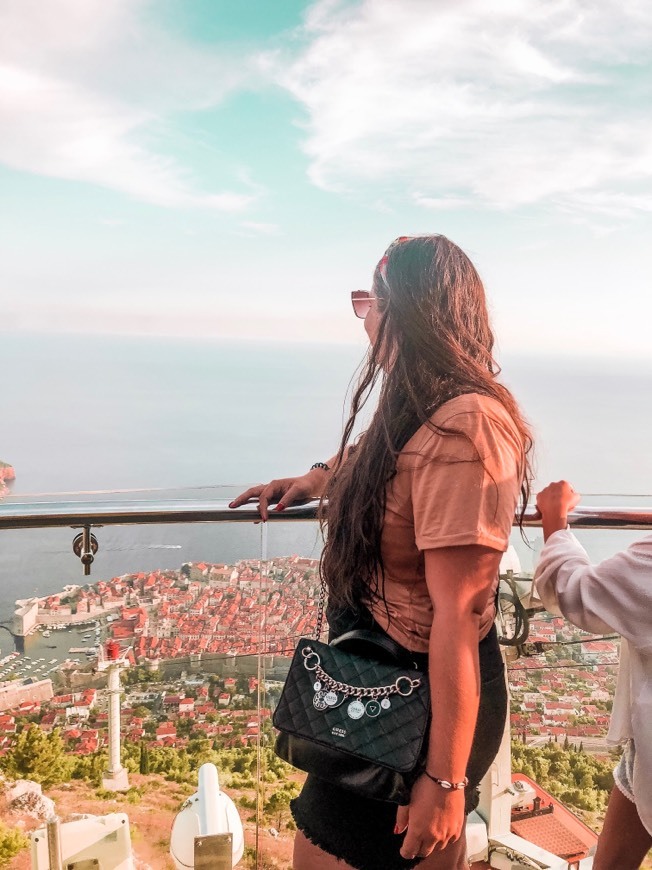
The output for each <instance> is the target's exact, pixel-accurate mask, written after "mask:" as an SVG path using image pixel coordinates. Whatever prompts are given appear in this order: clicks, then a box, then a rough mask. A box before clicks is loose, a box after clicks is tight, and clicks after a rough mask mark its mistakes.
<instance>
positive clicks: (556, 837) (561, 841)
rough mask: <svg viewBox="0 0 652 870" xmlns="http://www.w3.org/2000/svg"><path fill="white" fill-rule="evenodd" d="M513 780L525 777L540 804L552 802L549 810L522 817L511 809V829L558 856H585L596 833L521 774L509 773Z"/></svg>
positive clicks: (595, 841) (523, 779)
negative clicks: (529, 816) (548, 811)
mask: <svg viewBox="0 0 652 870" xmlns="http://www.w3.org/2000/svg"><path fill="white" fill-rule="evenodd" d="M515 780H521V781H525V782H526V783H527V784H528V785H530V786H531V787H532V788H533V789H534V791H535V792H536V796H537V797H538V798H539V799H540V800H541V806H542V808H543V807H548V806H552V808H553V811H552V812H551V813H545V814H542V815H536V816H532V817H531V818H526V819H519V818H518V813H517V812H516V811H514V812H513V813H512V823H511V831H512V833H513V834H517V835H518V836H519V837H523V839H524V840H529V842H530V843H534V844H535V845H536V846H539V847H540V848H541V849H545V850H546V851H548V852H552V853H553V855H558V856H559V857H560V858H564V859H566V860H569V861H570V860H571V859H572V860H578V859H581V858H586V857H587V855H588V854H589V851H590V850H591V848H592V847H593V846H594V845H595V844H596V843H597V841H598V835H597V834H595V833H594V832H593V831H592V830H591V829H590V828H588V827H587V826H586V825H585V824H584V822H582V821H581V820H580V819H578V818H577V816H576V815H574V814H573V813H572V812H571V811H570V810H569V809H567V807H565V806H564V805H563V804H560V803H559V801H556V800H555V799H554V798H553V797H552V795H550V794H548V792H546V791H544V790H543V789H542V788H541V787H540V786H539V785H537V783H536V782H534V781H533V780H531V779H530V778H529V777H528V776H525V774H523V773H512V782H514V781H515ZM530 809H531V808H530Z"/></svg>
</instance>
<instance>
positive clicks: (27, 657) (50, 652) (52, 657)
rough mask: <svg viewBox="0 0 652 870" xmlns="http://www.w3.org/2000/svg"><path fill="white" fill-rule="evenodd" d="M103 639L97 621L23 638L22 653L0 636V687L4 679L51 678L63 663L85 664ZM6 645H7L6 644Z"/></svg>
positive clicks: (9, 639)
mask: <svg viewBox="0 0 652 870" xmlns="http://www.w3.org/2000/svg"><path fill="white" fill-rule="evenodd" d="M104 637H105V626H103V625H102V624H101V623H100V622H99V621H98V620H92V621H91V622H90V623H87V624H84V625H75V626H62V627H57V628H56V629H54V628H52V627H50V628H49V629H44V630H43V631H38V630H37V631H34V632H32V633H31V634H30V635H28V636H27V637H26V638H24V647H25V650H24V652H18V651H17V650H16V649H15V648H14V643H13V641H12V639H11V637H10V635H9V634H8V633H6V634H5V633H3V634H2V635H0V638H1V640H2V646H1V647H0V685H2V684H3V683H4V682H5V681H7V680H18V681H21V680H22V681H25V680H28V679H32V680H35V679H36V680H39V679H41V680H42V679H53V678H54V677H55V674H56V671H57V670H58V669H59V668H60V667H61V666H62V665H63V664H64V663H65V662H72V663H74V664H78V665H87V664H88V663H89V662H90V661H92V659H93V657H94V656H95V655H96V654H97V653H96V648H97V646H98V645H99V644H100V643H101V641H102V639H103V638H104ZM8 642H9V643H8Z"/></svg>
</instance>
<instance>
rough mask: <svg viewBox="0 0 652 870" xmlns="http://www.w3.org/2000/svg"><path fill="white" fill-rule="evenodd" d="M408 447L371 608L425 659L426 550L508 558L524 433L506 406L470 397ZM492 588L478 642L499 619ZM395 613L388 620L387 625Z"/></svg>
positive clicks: (392, 487)
mask: <svg viewBox="0 0 652 870" xmlns="http://www.w3.org/2000/svg"><path fill="white" fill-rule="evenodd" d="M431 422H432V423H433V424H434V425H435V426H438V427H443V428H446V429H454V430H456V432H457V433H459V434H439V433H438V432H436V431H433V429H431V428H430V427H429V426H428V425H424V426H421V428H420V429H418V430H417V432H415V434H414V435H413V436H412V438H410V440H409V441H408V442H407V444H406V445H405V447H404V448H403V450H402V451H401V454H400V455H399V457H398V461H397V471H396V475H395V477H394V478H393V479H392V480H391V482H390V484H389V486H388V488H387V502H386V507H385V519H384V523H383V531H382V541H381V548H382V557H383V565H384V572H385V573H384V576H385V582H384V593H385V600H386V603H387V607H385V602H383V601H382V600H381V599H374V600H373V601H370V602H369V603H368V606H369V608H370V610H371V612H372V614H373V617H374V619H375V620H376V621H377V622H378V623H379V624H380V625H381V626H382V627H383V628H384V629H385V630H386V631H387V633H388V634H389V635H390V636H391V637H393V638H394V640H396V641H397V642H398V643H400V644H402V645H403V646H405V647H407V648H408V649H410V650H413V651H414V652H427V651H428V641H429V637H430V628H431V626H432V619H433V605H432V601H431V598H430V594H429V592H428V587H427V585H426V579H425V569H424V551H425V550H428V549H432V548H437V547H451V546H464V545H466V544H481V545H484V546H486V547H491V548H493V549H495V550H499V551H501V552H504V551H505V550H506V549H507V546H508V542H509V534H510V531H511V527H512V523H513V520H514V513H515V510H516V504H517V501H518V496H519V490H520V485H521V477H522V444H521V438H520V436H519V433H518V430H517V428H516V426H515V425H514V422H513V420H512V418H511V417H510V415H509V414H508V412H507V411H506V410H505V408H503V406H502V405H501V404H500V402H498V401H496V400H495V399H492V398H489V397H487V396H481V395H479V394H477V393H468V394H466V395H463V396H458V397H456V398H455V399H451V400H450V401H449V402H446V403H445V404H444V405H442V406H441V407H440V408H438V409H437V411H435V413H434V414H433V415H432V417H431ZM497 585H498V578H496V583H495V584H494V586H493V588H492V590H491V592H490V594H489V597H488V600H487V605H486V607H485V610H484V613H483V616H482V619H481V622H480V638H482V637H484V636H485V635H486V634H487V632H488V631H489V629H490V628H491V626H492V624H493V621H494V617H495V606H494V598H495V592H496V587H497ZM388 613H389V620H388V618H387V616H388Z"/></svg>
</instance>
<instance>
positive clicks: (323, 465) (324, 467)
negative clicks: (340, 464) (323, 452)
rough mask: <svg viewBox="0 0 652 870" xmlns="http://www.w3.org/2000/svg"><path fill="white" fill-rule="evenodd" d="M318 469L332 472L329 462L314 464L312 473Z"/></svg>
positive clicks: (311, 467)
mask: <svg viewBox="0 0 652 870" xmlns="http://www.w3.org/2000/svg"><path fill="white" fill-rule="evenodd" d="M316 468H320V469H322V470H323V471H330V470H331V467H330V465H329V464H328V463H327V462H314V463H313V464H312V465H311V466H310V471H314V470H315V469H316Z"/></svg>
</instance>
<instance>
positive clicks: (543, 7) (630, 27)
mask: <svg viewBox="0 0 652 870" xmlns="http://www.w3.org/2000/svg"><path fill="white" fill-rule="evenodd" d="M297 46H298V47H297ZM651 50H652V5H651V4H649V2H647V0H645V2H644V0H626V2H624V3H623V2H620V3H617V2H615V0H601V2H599V3H594V2H588V0H584V2H576V0H574V2H569V0H548V2H546V3H541V2H538V0H495V2H493V3H486V2H484V0H455V2H453V0H401V2H400V3H398V2H396V0H364V2H357V3H354V4H350V5H345V4H344V3H342V2H334V0H322V2H317V3H316V4H315V5H314V6H313V7H312V9H311V10H310V13H309V14H308V16H307V17H306V21H305V25H304V27H303V28H302V29H301V31H300V32H298V33H295V34H294V35H293V40H292V43H290V45H289V47H288V48H287V50H286V51H285V52H276V53H273V54H268V55H265V56H263V57H261V59H260V62H261V65H262V67H263V68H264V69H265V70H266V71H267V72H268V73H269V74H271V75H273V76H274V77H275V79H276V81H277V82H278V83H279V84H281V85H282V86H283V87H285V88H286V89H287V90H288V91H289V92H290V93H291V94H292V95H293V96H294V97H295V98H296V99H297V100H298V101H299V102H300V103H301V104H302V105H303V106H304V108H305V111H306V115H307V120H306V122H305V139H304V148H305V151H306V153H307V155H308V156H309V158H310V167H309V176H310V178H311V179H312V181H313V182H314V183H315V184H316V185H318V186H320V187H323V188H326V189H331V190H346V189H354V188H359V187H360V186H361V185H363V184H365V183H370V182H371V183H374V184H377V185H380V186H381V189H382V192H383V195H384V196H386V191H387V189H388V188H389V189H391V190H392V191H393V192H394V194H395V195H396V194H397V192H400V193H402V194H408V195H409V196H410V197H411V199H412V200H413V201H416V202H418V203H420V204H421V205H422V206H423V207H425V208H437V209H441V208H443V207H446V206H449V207H458V206H459V205H460V204H466V205H468V204H469V203H475V204H476V205H477V206H480V207H481V206H491V207H499V208H512V207H517V206H521V205H527V204H531V203H539V202H549V203H553V204H556V205H558V206H561V207H563V208H586V209H589V210H590V209H591V208H592V207H593V204H598V202H599V200H596V199H595V198H594V196H593V194H595V193H599V194H600V196H601V197H604V198H607V199H608V198H609V196H610V195H611V191H614V192H615V194H616V196H617V195H618V194H619V192H620V191H621V190H622V188H623V187H627V186H630V185H632V184H636V185H637V186H638V193H639V196H640V201H641V202H642V203H645V202H647V201H648V195H649V194H652V159H651V158H652V117H651V116H650V114H649V111H648V107H649V104H650V98H651V97H652V94H651V93H650V91H651V90H652V88H651V85H650V75H649V57H650V51H651ZM377 195H378V192H376V194H375V196H376V197H377ZM637 202H638V200H637V199H636V198H634V197H630V198H629V200H628V207H629V209H630V213H631V212H634V211H635V210H637V208H638V206H637ZM643 207H645V206H643Z"/></svg>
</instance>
